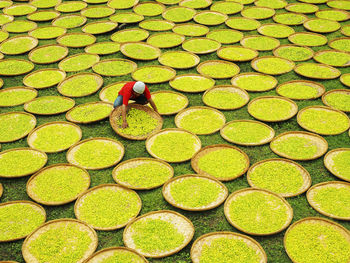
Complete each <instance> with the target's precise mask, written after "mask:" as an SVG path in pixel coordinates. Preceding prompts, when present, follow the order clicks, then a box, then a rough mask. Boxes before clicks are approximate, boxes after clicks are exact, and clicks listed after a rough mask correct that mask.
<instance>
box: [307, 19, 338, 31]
mask: <svg viewBox="0 0 350 263" xmlns="http://www.w3.org/2000/svg"><path fill="white" fill-rule="evenodd" d="M315 20H319V18H312V19H308V20H306V21H305V22H304V23H303V26H304V27H305V28H306V29H307V30H309V31H312V32H316V33H321V34H325V33H331V32H335V31H338V30H339V29H340V28H341V25H340V24H339V23H338V22H336V21H332V20H327V21H329V22H331V23H337V24H338V25H337V28H336V29H332V30H327V31H322V30H318V29H315V28H312V26H310V25H309V23H310V22H312V21H315Z"/></svg>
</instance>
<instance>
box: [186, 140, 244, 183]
mask: <svg viewBox="0 0 350 263" xmlns="http://www.w3.org/2000/svg"><path fill="white" fill-rule="evenodd" d="M215 148H216V149H215ZM205 150H206V148H203V149H202V150H201V151H200V152H199V153H198V154H200V156H199V157H197V158H196V159H197V160H195V159H192V163H191V164H192V167H193V168H195V167H194V165H193V162H197V168H195V170H196V172H197V173H199V174H204V175H207V176H212V177H215V178H216V179H218V180H220V181H231V180H233V179H236V178H238V177H240V176H242V175H243V174H244V173H245V172H246V171H247V170H248V167H249V158H248V156H247V155H246V154H245V153H244V152H243V151H241V150H240V149H238V148H236V147H233V146H228V145H224V144H223V145H220V144H219V145H217V147H215V146H212V149H211V151H207V152H205Z"/></svg>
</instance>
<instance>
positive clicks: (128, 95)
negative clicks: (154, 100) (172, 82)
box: [118, 81, 151, 106]
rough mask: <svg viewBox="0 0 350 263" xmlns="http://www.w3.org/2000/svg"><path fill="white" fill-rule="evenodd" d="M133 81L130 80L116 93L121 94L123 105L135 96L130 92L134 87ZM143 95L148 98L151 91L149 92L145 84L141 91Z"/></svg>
mask: <svg viewBox="0 0 350 263" xmlns="http://www.w3.org/2000/svg"><path fill="white" fill-rule="evenodd" d="M135 83H136V81H131V82H128V83H126V84H125V85H124V86H123V87H122V89H121V90H120V91H119V93H118V95H122V96H123V104H124V105H125V106H126V105H128V103H129V100H130V99H135V98H136V97H135V96H133V94H132V88H133V87H134V84H135ZM143 95H145V97H146V99H147V100H149V99H150V98H151V93H150V92H149V89H148V88H147V86H146V87H145V91H144V92H143Z"/></svg>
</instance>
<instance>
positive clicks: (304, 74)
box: [294, 63, 341, 80]
mask: <svg viewBox="0 0 350 263" xmlns="http://www.w3.org/2000/svg"><path fill="white" fill-rule="evenodd" d="M304 64H315V65H317V66H319V67H323V68H328V69H329V70H331V71H332V72H333V73H334V74H335V75H333V76H331V77H320V76H318V77H316V76H311V75H308V74H306V73H304V72H302V71H300V70H299V68H300V67H301V66H303V65H304ZM294 72H295V73H297V74H298V75H300V76H303V77H306V78H310V79H322V80H327V79H336V78H338V77H339V76H340V75H341V72H340V71H339V70H338V69H336V68H334V67H331V66H328V65H326V64H318V63H302V64H299V65H297V66H295V68H294Z"/></svg>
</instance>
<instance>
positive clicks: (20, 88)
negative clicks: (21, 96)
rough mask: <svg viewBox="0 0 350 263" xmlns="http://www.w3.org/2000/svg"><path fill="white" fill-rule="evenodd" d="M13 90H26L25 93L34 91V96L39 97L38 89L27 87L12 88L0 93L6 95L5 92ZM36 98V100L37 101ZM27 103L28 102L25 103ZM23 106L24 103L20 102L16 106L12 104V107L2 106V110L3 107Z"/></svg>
mask: <svg viewBox="0 0 350 263" xmlns="http://www.w3.org/2000/svg"><path fill="white" fill-rule="evenodd" d="M11 90H25V91H29V90H30V91H32V93H33V94H35V98H36V97H37V96H38V91H37V90H36V89H32V88H27V87H11V88H6V89H2V90H1V91H0V94H1V93H5V92H7V91H11ZM35 98H34V99H35ZM25 103H27V102H25ZM22 104H23V102H18V103H16V104H11V105H10V106H4V105H0V108H2V107H13V106H19V105H22Z"/></svg>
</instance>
